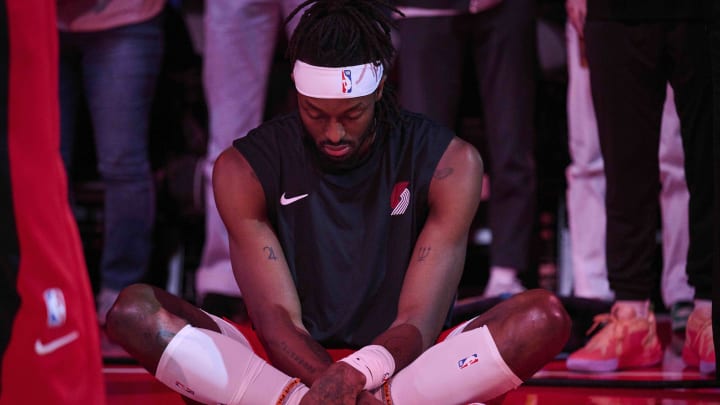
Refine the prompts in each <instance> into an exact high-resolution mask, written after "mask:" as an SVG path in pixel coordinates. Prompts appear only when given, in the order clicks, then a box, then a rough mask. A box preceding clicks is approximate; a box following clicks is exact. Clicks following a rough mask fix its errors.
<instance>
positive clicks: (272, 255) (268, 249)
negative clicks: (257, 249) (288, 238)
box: [263, 246, 278, 260]
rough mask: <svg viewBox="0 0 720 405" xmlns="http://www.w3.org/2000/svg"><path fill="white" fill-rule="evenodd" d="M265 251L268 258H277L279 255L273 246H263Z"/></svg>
mask: <svg viewBox="0 0 720 405" xmlns="http://www.w3.org/2000/svg"><path fill="white" fill-rule="evenodd" d="M263 251H265V253H267V259H268V260H277V259H278V257H277V256H276V255H275V250H274V249H273V248H272V247H271V246H265V247H264V248H263Z"/></svg>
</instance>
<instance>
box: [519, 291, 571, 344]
mask: <svg viewBox="0 0 720 405" xmlns="http://www.w3.org/2000/svg"><path fill="white" fill-rule="evenodd" d="M528 296H529V299H530V302H529V303H528V305H529V308H528V311H527V312H526V316H527V319H526V321H527V322H525V323H524V325H532V327H533V328H534V329H536V330H535V332H536V333H537V334H536V336H545V337H547V338H548V341H550V342H553V344H555V345H558V350H561V349H562V347H563V346H564V345H565V342H566V341H567V339H568V338H569V337H570V328H571V323H572V321H571V320H570V315H568V313H567V311H566V310H565V307H564V306H563V304H562V302H561V301H560V300H559V299H558V297H557V296H555V295H554V294H553V293H551V292H549V291H547V290H544V289H536V290H532V291H528Z"/></svg>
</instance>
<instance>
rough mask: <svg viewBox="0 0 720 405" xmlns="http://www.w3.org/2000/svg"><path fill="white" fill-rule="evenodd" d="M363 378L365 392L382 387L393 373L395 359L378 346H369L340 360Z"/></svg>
mask: <svg viewBox="0 0 720 405" xmlns="http://www.w3.org/2000/svg"><path fill="white" fill-rule="evenodd" d="M340 361H342V362H344V363H347V364H349V365H350V366H352V367H353V368H354V369H355V370H357V371H359V372H361V373H362V374H363V375H364V376H365V387H364V389H366V390H373V389H375V388H377V387H379V386H381V385H383V384H384V383H385V382H386V381H387V380H388V379H389V378H390V377H391V376H392V375H393V373H394V372H395V359H394V358H393V356H392V355H391V354H390V352H389V351H388V350H387V349H386V348H384V347H383V346H380V345H369V346H365V347H363V348H361V349H360V350H358V351H356V352H355V353H353V354H351V355H349V356H347V357H345V358H343V359H341V360H340Z"/></svg>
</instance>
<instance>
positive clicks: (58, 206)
mask: <svg viewBox="0 0 720 405" xmlns="http://www.w3.org/2000/svg"><path fill="white" fill-rule="evenodd" d="M56 24H57V23H56V17H55V2H54V1H39V0H28V1H24V2H22V3H19V2H2V3H0V37H1V38H2V40H0V88H2V91H0V106H1V107H0V108H2V110H3V111H2V114H3V117H4V118H3V119H2V120H0V279H2V283H0V403H2V404H97V405H104V404H105V402H106V399H105V387H104V381H103V375H102V369H101V365H102V360H101V358H100V351H99V350H98V347H99V344H98V333H97V324H96V322H95V319H94V315H93V313H94V310H93V301H92V293H91V288H90V280H89V279H88V274H87V270H86V268H85V262H84V259H83V254H82V246H81V243H80V235H79V233H78V229H77V224H76V223H75V221H74V219H73V216H72V213H71V211H70V208H69V206H68V194H67V179H66V175H65V172H64V170H63V164H62V161H61V158H60V153H59V145H60V139H59V133H60V123H59V117H58V112H59V109H58V45H57V28H56Z"/></svg>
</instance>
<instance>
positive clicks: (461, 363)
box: [458, 354, 479, 370]
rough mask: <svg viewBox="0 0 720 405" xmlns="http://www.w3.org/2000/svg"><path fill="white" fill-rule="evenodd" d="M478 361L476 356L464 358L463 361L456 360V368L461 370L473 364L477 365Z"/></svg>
mask: <svg viewBox="0 0 720 405" xmlns="http://www.w3.org/2000/svg"><path fill="white" fill-rule="evenodd" d="M478 361H479V360H478V355H477V354H473V355H471V356H468V357H465V358H464V359H460V360H458V368H459V369H461V370H462V369H464V368H466V367H468V366H472V365H473V364H475V363H477V362H478Z"/></svg>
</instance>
